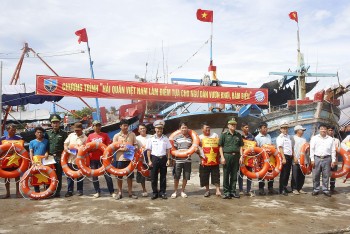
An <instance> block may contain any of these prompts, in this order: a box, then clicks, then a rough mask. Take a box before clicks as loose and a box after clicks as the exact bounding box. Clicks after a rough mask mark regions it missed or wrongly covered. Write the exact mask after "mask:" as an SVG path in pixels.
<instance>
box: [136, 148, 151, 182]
mask: <svg viewBox="0 0 350 234" xmlns="http://www.w3.org/2000/svg"><path fill="white" fill-rule="evenodd" d="M140 151H141V154H140V157H139V161H138V162H137V171H138V172H140V173H141V175H143V176H144V177H150V176H151V171H150V170H148V168H146V167H145V165H144V164H143V162H144V157H145V156H144V154H143V152H144V149H140Z"/></svg>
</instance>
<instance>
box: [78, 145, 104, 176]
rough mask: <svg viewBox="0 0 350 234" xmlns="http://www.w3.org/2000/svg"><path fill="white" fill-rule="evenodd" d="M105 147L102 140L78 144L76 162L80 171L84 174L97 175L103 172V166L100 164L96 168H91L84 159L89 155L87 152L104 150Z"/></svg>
mask: <svg viewBox="0 0 350 234" xmlns="http://www.w3.org/2000/svg"><path fill="white" fill-rule="evenodd" d="M106 149H107V146H106V145H105V144H103V143H102V142H89V143H87V144H86V145H83V146H80V147H79V149H78V153H77V159H76V163H77V166H78V168H79V170H80V171H81V173H83V174H84V175H86V176H92V177H98V176H100V175H103V174H104V173H105V167H104V166H103V165H102V166H101V167H99V168H97V169H91V168H90V167H89V166H88V165H87V163H86V160H87V158H88V157H89V152H92V151H95V150H100V151H101V152H104V151H105V150H106Z"/></svg>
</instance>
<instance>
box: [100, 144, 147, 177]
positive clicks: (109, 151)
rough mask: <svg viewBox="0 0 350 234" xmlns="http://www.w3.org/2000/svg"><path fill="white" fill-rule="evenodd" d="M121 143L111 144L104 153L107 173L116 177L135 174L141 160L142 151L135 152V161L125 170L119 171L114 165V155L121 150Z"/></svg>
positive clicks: (103, 157) (103, 161) (103, 159)
mask: <svg viewBox="0 0 350 234" xmlns="http://www.w3.org/2000/svg"><path fill="white" fill-rule="evenodd" d="M120 146H121V145H120V143H119V142H115V143H112V144H110V145H109V146H108V147H107V148H106V150H105V151H104V153H103V156H102V164H103V166H104V168H105V169H106V171H107V172H108V173H110V174H112V175H115V176H127V175H129V174H130V173H131V172H133V171H134V170H135V168H136V165H137V163H138V162H139V158H140V154H141V153H140V152H141V151H140V150H137V151H136V152H135V156H134V159H133V160H131V161H130V163H129V165H128V166H127V167H125V168H121V169H118V168H116V167H114V166H113V165H112V158H113V154H114V153H115V152H116V151H117V150H118V149H119V148H120Z"/></svg>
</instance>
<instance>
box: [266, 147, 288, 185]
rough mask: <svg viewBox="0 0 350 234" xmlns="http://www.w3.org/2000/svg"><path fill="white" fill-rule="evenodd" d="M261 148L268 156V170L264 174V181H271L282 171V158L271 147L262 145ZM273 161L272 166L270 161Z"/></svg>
mask: <svg viewBox="0 0 350 234" xmlns="http://www.w3.org/2000/svg"><path fill="white" fill-rule="evenodd" d="M262 148H263V149H264V150H265V151H266V153H267V154H268V156H269V161H270V163H269V169H268V170H267V172H266V175H265V177H264V179H267V180H272V179H274V178H275V177H277V176H278V175H279V174H280V173H281V171H282V166H283V164H282V156H281V153H280V152H278V150H276V148H275V146H273V145H263V146H262ZM273 160H274V161H275V165H272V163H271V161H273Z"/></svg>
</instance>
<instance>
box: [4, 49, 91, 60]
mask: <svg viewBox="0 0 350 234" xmlns="http://www.w3.org/2000/svg"><path fill="white" fill-rule="evenodd" d="M83 53H85V50H81V51H77V52H72V53H64V54H52V55H49V54H48V55H43V54H44V53H37V54H38V55H40V56H41V57H45V58H49V57H61V56H69V55H75V54H83ZM19 58H20V57H0V59H19ZM25 58H30V59H33V58H38V56H36V55H29V56H26V57H25Z"/></svg>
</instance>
